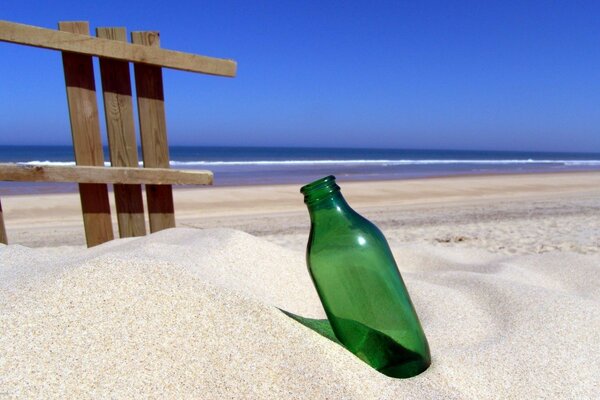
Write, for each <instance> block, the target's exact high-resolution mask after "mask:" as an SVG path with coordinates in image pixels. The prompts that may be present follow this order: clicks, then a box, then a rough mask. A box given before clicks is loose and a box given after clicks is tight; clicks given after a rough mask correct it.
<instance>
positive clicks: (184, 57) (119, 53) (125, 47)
mask: <svg viewBox="0 0 600 400" xmlns="http://www.w3.org/2000/svg"><path fill="white" fill-rule="evenodd" d="M61 30H62V29H61ZM0 41H4V42H11V43H19V44H24V45H28V46H35V47H43V48H46V49H53V50H60V51H69V52H75V53H81V54H87V55H89V56H98V57H109V58H115V59H117V60H123V61H131V62H136V63H145V64H151V65H156V66H160V67H165V68H172V69H178V70H183V71H190V72H200V73H204V74H209V75H218V76H225V77H234V76H235V74H236V69H237V64H236V62H235V61H233V60H226V59H221V58H214V57H206V56H201V55H195V54H189V53H183V52H179V51H172V50H164V49H160V48H158V47H146V46H142V45H136V44H130V43H126V42H120V41H114V40H108V39H103V38H94V37H92V36H89V35H88V34H87V33H82V32H70V33H69V32H66V30H65V32H61V31H55V30H53V29H46V28H39V27H37V26H31V25H24V24H17V23H14V22H9V21H2V20H0Z"/></svg>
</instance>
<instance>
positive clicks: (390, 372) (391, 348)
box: [280, 309, 429, 378]
mask: <svg viewBox="0 0 600 400" xmlns="http://www.w3.org/2000/svg"><path fill="white" fill-rule="evenodd" d="M280 311H281V312H283V313H284V314H285V315H287V316H288V317H290V318H292V319H294V320H295V321H297V322H299V323H301V324H302V325H304V326H306V327H307V328H310V329H312V330H313V331H315V332H317V333H318V334H320V335H321V336H324V337H326V338H327V339H329V340H331V341H332V342H335V343H337V344H338V345H340V346H342V347H344V348H345V349H346V350H348V351H350V352H351V353H353V354H354V355H356V356H357V357H358V358H359V359H361V360H362V361H364V362H365V363H367V364H368V365H369V366H371V367H372V368H374V369H376V370H377V371H379V372H381V373H382V374H384V375H387V376H389V377H392V378H410V377H413V376H415V375H417V374H419V373H421V372H423V371H424V370H426V369H427V367H429V363H426V362H425V361H424V360H423V358H422V357H421V356H420V355H419V354H418V353H415V352H413V351H411V350H409V349H407V348H405V347H403V346H401V345H399V344H398V343H396V341H395V340H393V339H392V338H390V337H389V336H387V335H386V334H384V333H382V332H379V331H377V330H375V329H372V328H369V327H368V326H366V325H364V324H361V323H360V322H357V321H353V320H349V319H343V318H338V322H340V323H342V324H344V325H346V326H345V331H352V332H354V333H355V335H356V336H358V337H360V338H361V340H360V341H359V344H358V345H357V346H355V347H356V348H348V347H346V346H344V345H343V344H342V343H341V342H340V340H339V339H338V338H337V337H336V335H335V333H334V331H333V328H332V327H331V323H330V322H329V320H327V319H313V318H305V317H302V316H300V315H296V314H293V313H291V312H288V311H285V310H281V309H280Z"/></svg>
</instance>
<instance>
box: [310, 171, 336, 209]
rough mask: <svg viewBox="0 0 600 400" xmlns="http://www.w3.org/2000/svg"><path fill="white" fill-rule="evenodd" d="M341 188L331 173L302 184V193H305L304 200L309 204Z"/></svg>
mask: <svg viewBox="0 0 600 400" xmlns="http://www.w3.org/2000/svg"><path fill="white" fill-rule="evenodd" d="M339 190H340V187H339V186H338V185H337V183H335V176H333V175H329V176H326V177H324V178H321V179H317V180H316V181H314V182H311V183H309V184H307V185H304V186H302V187H301V188H300V193H302V194H303V195H304V202H305V203H307V204H308V203H314V202H316V201H319V200H321V199H323V198H325V197H327V196H328V195H329V194H331V193H334V192H338V191H339Z"/></svg>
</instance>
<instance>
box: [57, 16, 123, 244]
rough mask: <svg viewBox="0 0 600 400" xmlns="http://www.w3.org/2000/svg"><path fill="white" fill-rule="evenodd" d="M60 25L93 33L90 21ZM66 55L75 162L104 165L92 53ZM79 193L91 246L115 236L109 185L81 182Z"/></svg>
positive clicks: (68, 100)
mask: <svg viewBox="0 0 600 400" xmlns="http://www.w3.org/2000/svg"><path fill="white" fill-rule="evenodd" d="M59 29H60V30H61V31H66V32H71V33H76V34H78V35H88V34H89V26H88V24H87V23H86V22H60V23H59ZM62 59H63V69H64V73H65V84H66V87H67V102H68V104H69V116H70V120H71V134H72V137H73V149H74V150H75V162H76V163H77V164H78V165H104V155H103V151H102V141H101V139H100V123H99V121H98V104H97V103H96V87H95V83H94V67H93V64H92V57H91V56H88V55H85V54H76V53H70V52H63V53H62ZM79 194H80V197H81V209H82V212H83V225H84V229H85V237H86V242H87V245H88V247H91V246H95V245H98V244H100V243H104V242H107V241H109V240H112V239H113V238H114V236H113V231H112V223H111V219H110V206H109V202H108V188H107V186H106V185H105V184H88V183H81V184H80V185H79Z"/></svg>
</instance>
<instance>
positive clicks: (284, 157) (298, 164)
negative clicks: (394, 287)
mask: <svg viewBox="0 0 600 400" xmlns="http://www.w3.org/2000/svg"><path fill="white" fill-rule="evenodd" d="M104 154H106V155H107V157H108V150H107V149H105V150H104ZM170 158H171V160H172V161H171V168H176V169H196V170H198V169H208V170H211V171H213V172H214V176H215V181H214V185H215V186H226V185H255V184H279V183H293V184H298V185H302V184H305V183H308V182H311V181H313V180H315V179H318V178H321V177H323V176H326V175H335V176H336V177H337V178H338V180H340V181H344V180H346V181H350V180H389V179H413V178H422V177H435V176H448V175H475V174H502V173H543V172H560V171H586V170H600V153H560V152H552V153H550V152H512V151H471V150H469V151H462V150H401V149H349V148H344V149H341V148H288V147H200V146H172V147H171V148H170ZM140 159H141V157H140ZM0 162H14V163H21V164H25V165H75V162H74V155H73V149H72V147H71V146H0ZM106 165H110V163H109V161H108V158H107V159H106ZM76 190H77V186H76V185H75V184H63V183H29V182H0V195H12V194H31V193H61V192H74V191H76Z"/></svg>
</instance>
